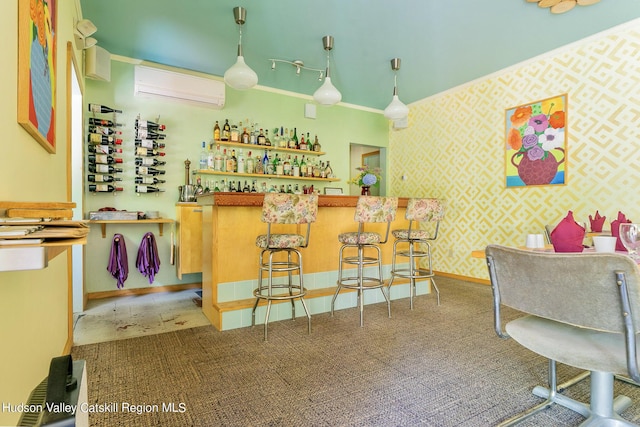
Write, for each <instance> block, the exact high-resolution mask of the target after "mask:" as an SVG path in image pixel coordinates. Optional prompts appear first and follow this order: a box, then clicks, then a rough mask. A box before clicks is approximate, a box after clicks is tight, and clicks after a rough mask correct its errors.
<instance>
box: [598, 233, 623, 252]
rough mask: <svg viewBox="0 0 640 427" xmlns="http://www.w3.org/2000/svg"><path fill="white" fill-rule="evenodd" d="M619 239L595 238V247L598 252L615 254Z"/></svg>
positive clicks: (610, 237) (608, 237)
mask: <svg viewBox="0 0 640 427" xmlns="http://www.w3.org/2000/svg"><path fill="white" fill-rule="evenodd" d="M617 240H618V238H617V237H612V236H593V247H594V248H595V249H596V252H615V251H616V241H617Z"/></svg>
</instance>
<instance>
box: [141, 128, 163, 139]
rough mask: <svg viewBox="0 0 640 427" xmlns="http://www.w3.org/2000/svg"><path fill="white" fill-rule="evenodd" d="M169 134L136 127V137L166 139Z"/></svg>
mask: <svg viewBox="0 0 640 427" xmlns="http://www.w3.org/2000/svg"><path fill="white" fill-rule="evenodd" d="M166 136H167V135H165V134H163V133H158V132H156V131H154V130H151V129H145V128H138V129H136V137H135V138H136V139H165V137H166Z"/></svg>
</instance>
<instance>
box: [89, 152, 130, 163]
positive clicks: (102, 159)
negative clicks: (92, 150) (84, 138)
mask: <svg viewBox="0 0 640 427" xmlns="http://www.w3.org/2000/svg"><path fill="white" fill-rule="evenodd" d="M88 157H89V162H91V163H100V164H103V165H113V164H116V163H122V159H121V158H119V157H117V158H116V157H113V156H110V155H108V154H89V156H88Z"/></svg>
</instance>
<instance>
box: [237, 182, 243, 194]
mask: <svg viewBox="0 0 640 427" xmlns="http://www.w3.org/2000/svg"><path fill="white" fill-rule="evenodd" d="M236 193H242V183H241V182H240V181H238V186H237V187H236Z"/></svg>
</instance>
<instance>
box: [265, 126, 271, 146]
mask: <svg viewBox="0 0 640 427" xmlns="http://www.w3.org/2000/svg"><path fill="white" fill-rule="evenodd" d="M264 145H266V146H267V147H271V140H270V139H269V129H265V130H264Z"/></svg>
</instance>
